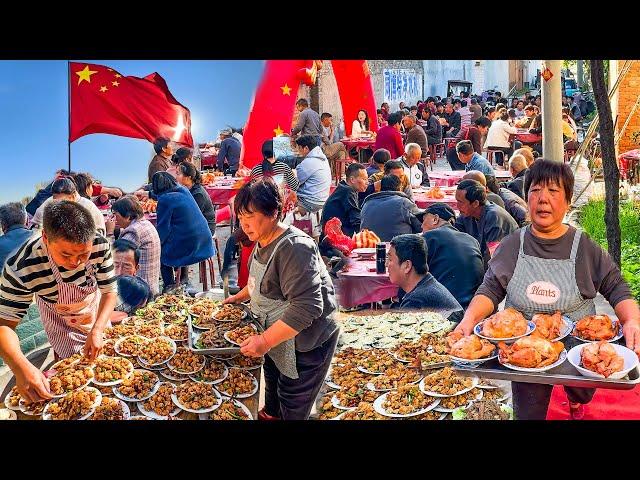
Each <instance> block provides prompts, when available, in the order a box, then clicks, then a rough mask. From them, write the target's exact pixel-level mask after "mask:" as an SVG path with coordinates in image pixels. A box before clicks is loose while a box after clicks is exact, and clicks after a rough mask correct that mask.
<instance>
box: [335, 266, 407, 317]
mask: <svg viewBox="0 0 640 480" xmlns="http://www.w3.org/2000/svg"><path fill="white" fill-rule="evenodd" d="M371 270H373V271H371ZM334 283H335V288H336V295H337V297H338V303H339V304H340V305H341V306H343V307H348V308H351V307H355V306H358V305H362V304H367V303H374V302H381V301H382V300H386V299H388V298H391V297H395V296H396V295H398V287H397V286H396V285H394V284H393V283H391V280H389V275H388V274H386V273H384V274H377V273H376V261H375V260H356V259H350V261H349V267H348V271H346V272H338V279H337V280H336V281H335V282H334Z"/></svg>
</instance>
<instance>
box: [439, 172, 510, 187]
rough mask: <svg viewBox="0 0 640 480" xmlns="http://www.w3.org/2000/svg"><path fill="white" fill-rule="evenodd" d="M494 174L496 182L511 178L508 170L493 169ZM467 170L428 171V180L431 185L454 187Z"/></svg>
mask: <svg viewBox="0 0 640 480" xmlns="http://www.w3.org/2000/svg"><path fill="white" fill-rule="evenodd" d="M494 171H495V174H496V180H498V182H504V181H506V180H509V179H511V173H510V172H509V171H508V170H494ZM466 173H467V172H465V171H464V170H453V171H445V172H429V173H428V176H429V182H430V183H431V186H436V185H437V186H440V187H454V186H456V185H457V184H458V183H460V182H461V181H462V177H464V175H465V174H466Z"/></svg>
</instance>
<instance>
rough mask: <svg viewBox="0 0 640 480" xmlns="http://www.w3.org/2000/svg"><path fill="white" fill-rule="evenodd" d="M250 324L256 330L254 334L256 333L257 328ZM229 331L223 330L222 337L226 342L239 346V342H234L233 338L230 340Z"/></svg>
mask: <svg viewBox="0 0 640 480" xmlns="http://www.w3.org/2000/svg"><path fill="white" fill-rule="evenodd" d="M250 325H251V327H252V328H253V330H254V331H255V332H256V334H257V333H258V329H257V328H256V327H255V326H254V325H253V324H250ZM229 331H230V330H229ZM229 331H228V332H224V334H223V335H222V336H223V337H224V339H225V340H226V341H227V342H229V343H232V344H233V345H236V346H238V347H239V346H240V344H239V343H236V342H234V341H233V340H231V339H230V338H229Z"/></svg>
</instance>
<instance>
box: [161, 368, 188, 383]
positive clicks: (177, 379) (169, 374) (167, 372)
mask: <svg viewBox="0 0 640 480" xmlns="http://www.w3.org/2000/svg"><path fill="white" fill-rule="evenodd" d="M174 374H176V375H177V372H172V371H171V370H169V369H168V368H165V369H162V370H160V375H162V376H163V377H164V378H166V379H167V380H173V381H174V382H184V381H186V380H189V376H188V375H185V376H184V378H183V377H181V376H174Z"/></svg>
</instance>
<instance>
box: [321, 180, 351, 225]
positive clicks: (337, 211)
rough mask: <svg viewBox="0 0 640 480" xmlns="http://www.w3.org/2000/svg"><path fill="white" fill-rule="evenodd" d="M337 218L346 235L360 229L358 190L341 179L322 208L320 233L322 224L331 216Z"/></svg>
mask: <svg viewBox="0 0 640 480" xmlns="http://www.w3.org/2000/svg"><path fill="white" fill-rule="evenodd" d="M334 217H336V218H339V219H340V221H341V222H342V231H343V232H344V234H345V235H347V236H348V237H351V236H352V235H353V234H354V233H357V232H359V231H360V205H359V203H358V192H356V191H355V190H354V189H353V188H352V187H350V186H349V185H347V183H346V182H345V181H344V180H342V181H340V183H339V184H338V187H337V188H336V189H335V190H334V192H333V193H332V194H331V195H329V198H327V201H326V202H325V204H324V208H323V209H322V234H323V236H324V224H325V223H327V222H328V221H329V220H331V219H332V218H334Z"/></svg>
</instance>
